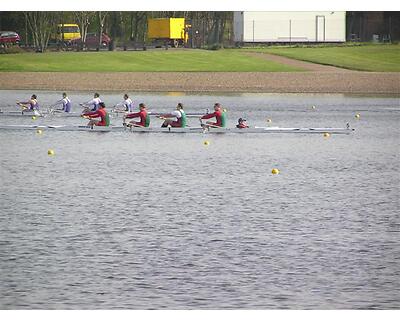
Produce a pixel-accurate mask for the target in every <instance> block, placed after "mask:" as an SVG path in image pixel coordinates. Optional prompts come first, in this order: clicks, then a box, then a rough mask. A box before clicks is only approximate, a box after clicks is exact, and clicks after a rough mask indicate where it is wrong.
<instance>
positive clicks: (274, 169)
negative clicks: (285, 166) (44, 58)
mask: <svg viewBox="0 0 400 320" xmlns="http://www.w3.org/2000/svg"><path fill="white" fill-rule="evenodd" d="M271 173H272V174H278V173H279V170H278V169H277V168H273V169H272V171H271Z"/></svg>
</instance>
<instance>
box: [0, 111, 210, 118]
mask: <svg viewBox="0 0 400 320" xmlns="http://www.w3.org/2000/svg"><path fill="white" fill-rule="evenodd" d="M166 113H168V112H164V113H161V112H149V116H160V115H163V114H166ZM125 114H127V113H126V112H119V111H115V112H114V111H111V112H109V115H110V116H111V117H119V116H121V117H122V116H123V115H125ZM81 115H82V113H78V112H55V111H53V112H36V113H35V112H32V111H24V112H22V111H0V116H2V117H32V116H35V117H53V116H54V117H80V116H81ZM202 115H204V113H188V114H186V116H187V117H189V118H191V117H192V118H197V117H200V116H202Z"/></svg>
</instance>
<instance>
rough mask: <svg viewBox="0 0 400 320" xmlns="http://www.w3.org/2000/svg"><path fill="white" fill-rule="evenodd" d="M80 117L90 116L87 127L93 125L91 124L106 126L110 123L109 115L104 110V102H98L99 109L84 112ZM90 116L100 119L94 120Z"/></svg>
mask: <svg viewBox="0 0 400 320" xmlns="http://www.w3.org/2000/svg"><path fill="white" fill-rule="evenodd" d="M81 117H83V118H90V121H89V123H88V124H87V125H88V127H93V126H99V127H100V126H102V127H108V126H109V125H110V116H109V115H108V112H107V110H106V105H105V104H104V102H100V103H99V110H97V111H92V112H88V113H84V114H82V115H81ZM92 118H100V120H95V119H92Z"/></svg>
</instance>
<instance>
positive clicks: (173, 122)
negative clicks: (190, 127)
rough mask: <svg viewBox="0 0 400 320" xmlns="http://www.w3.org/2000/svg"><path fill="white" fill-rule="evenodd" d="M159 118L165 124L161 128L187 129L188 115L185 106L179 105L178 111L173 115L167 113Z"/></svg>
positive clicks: (172, 113)
mask: <svg viewBox="0 0 400 320" xmlns="http://www.w3.org/2000/svg"><path fill="white" fill-rule="evenodd" d="M158 118H160V119H163V120H164V123H163V124H162V125H161V127H168V126H171V127H175V128H185V127H186V113H185V111H184V110H183V104H182V103H178V105H177V106H176V110H175V111H172V112H171V113H165V114H161V115H159V116H158Z"/></svg>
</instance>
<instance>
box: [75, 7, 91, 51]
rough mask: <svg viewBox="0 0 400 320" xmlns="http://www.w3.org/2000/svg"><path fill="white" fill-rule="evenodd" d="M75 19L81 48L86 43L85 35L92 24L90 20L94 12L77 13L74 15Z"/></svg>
mask: <svg viewBox="0 0 400 320" xmlns="http://www.w3.org/2000/svg"><path fill="white" fill-rule="evenodd" d="M74 15H75V19H76V20H77V23H78V25H79V29H80V31H81V48H80V49H83V47H84V46H85V42H86V35H87V30H88V27H89V24H90V23H91V22H92V19H93V17H94V15H95V12H92V11H77V12H75V13H74Z"/></svg>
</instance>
